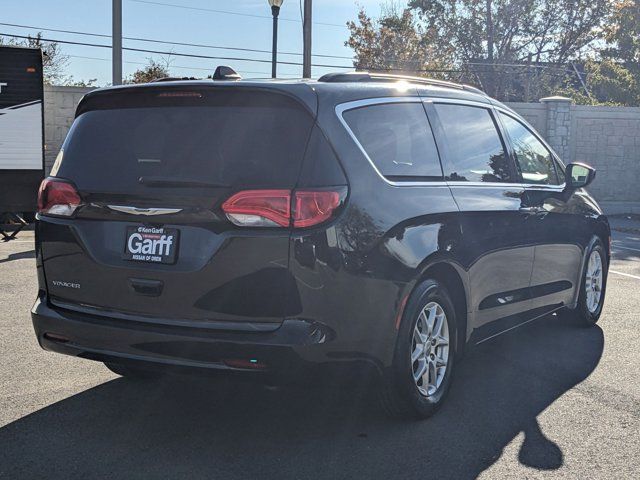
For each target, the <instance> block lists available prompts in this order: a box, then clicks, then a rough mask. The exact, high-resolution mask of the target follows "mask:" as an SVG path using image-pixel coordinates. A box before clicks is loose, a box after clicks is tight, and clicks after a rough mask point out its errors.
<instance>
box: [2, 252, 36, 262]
mask: <svg viewBox="0 0 640 480" xmlns="http://www.w3.org/2000/svg"><path fill="white" fill-rule="evenodd" d="M25 258H36V251H35V250H28V251H26V252H18V253H10V254H9V255H7V256H6V257H5V258H0V263H7V262H13V261H14V260H23V259H25Z"/></svg>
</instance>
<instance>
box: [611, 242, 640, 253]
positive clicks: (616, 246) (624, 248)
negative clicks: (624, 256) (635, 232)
mask: <svg viewBox="0 0 640 480" xmlns="http://www.w3.org/2000/svg"><path fill="white" fill-rule="evenodd" d="M617 248H621V249H622V250H632V251H634V252H640V248H633V247H623V246H621V245H618V244H617V243H614V244H613V250H614V251H615V250H616V249H617Z"/></svg>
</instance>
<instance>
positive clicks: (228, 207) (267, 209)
mask: <svg viewBox="0 0 640 480" xmlns="http://www.w3.org/2000/svg"><path fill="white" fill-rule="evenodd" d="M222 210H223V211H224V213H226V214H227V218H228V219H229V220H231V221H232V222H233V223H234V224H236V225H238V226H242V227H278V226H280V227H288V226H289V223H290V222H291V191H289V190H244V191H242V192H238V193H236V194H235V195H233V196H232V197H231V198H229V199H228V200H227V201H226V202H224V203H223V204H222Z"/></svg>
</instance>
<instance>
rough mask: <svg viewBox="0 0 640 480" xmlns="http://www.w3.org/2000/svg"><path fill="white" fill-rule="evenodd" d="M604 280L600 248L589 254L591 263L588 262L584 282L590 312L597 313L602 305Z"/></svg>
mask: <svg viewBox="0 0 640 480" xmlns="http://www.w3.org/2000/svg"><path fill="white" fill-rule="evenodd" d="M602 281H603V272H602V256H601V255H600V252H599V251H598V250H594V251H593V252H591V255H589V263H588V264H587V273H586V278H585V282H584V288H585V294H586V299H587V309H588V310H589V312H590V313H595V312H596V311H597V310H598V307H599V306H600V299H601V298H602Z"/></svg>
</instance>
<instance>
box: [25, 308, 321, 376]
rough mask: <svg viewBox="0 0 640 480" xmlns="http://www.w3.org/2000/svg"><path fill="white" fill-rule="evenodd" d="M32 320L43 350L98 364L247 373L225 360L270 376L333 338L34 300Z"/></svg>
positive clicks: (290, 326) (302, 324) (305, 330)
mask: <svg viewBox="0 0 640 480" xmlns="http://www.w3.org/2000/svg"><path fill="white" fill-rule="evenodd" d="M31 317H32V321H33V326H34V329H35V332H36V335H37V338H38V342H39V343H40V346H41V347H42V348H44V349H45V350H49V351H54V352H58V353H63V354H67V355H73V356H79V357H84V358H89V359H93V360H101V361H109V360H111V361H113V359H115V360H118V359H121V360H124V361H134V362H149V363H154V364H163V365H173V366H177V367H196V368H200V369H202V368H205V369H215V370H237V371H240V370H241V371H247V369H244V368H235V367H232V366H229V365H226V364H225V360H227V359H232V360H236V359H238V360H242V359H247V360H252V361H253V360H255V361H258V362H260V363H263V364H265V365H267V366H268V370H272V371H278V372H283V373H286V372H289V371H295V370H298V369H299V368H301V367H303V366H304V364H305V363H307V361H306V360H304V358H303V357H304V354H303V353H302V352H305V351H308V350H309V349H312V350H315V349H323V345H322V344H324V343H326V342H328V341H329V340H330V339H332V338H333V335H332V333H331V332H330V331H329V330H328V329H327V328H326V327H325V326H322V325H319V324H317V323H312V322H308V321H304V320H285V321H284V322H283V323H282V325H280V327H279V328H278V329H277V330H275V331H272V332H256V331H254V332H246V331H244V332H239V331H236V332H229V331H219V330H218V331H213V330H205V329H202V328H198V329H190V328H184V327H175V326H167V325H162V324H159V325H151V324H150V323H149V322H146V323H145V322H132V321H130V320H121V319H116V318H109V317H106V316H99V317H96V316H91V315H87V314H81V313H78V312H74V311H68V310H64V309H60V308H56V307H55V306H51V305H49V304H48V303H47V301H46V298H39V299H37V300H36V302H35V304H34V306H33V308H32V311H31ZM47 333H48V334H50V335H49V336H48V337H49V338H47V336H45V334H47ZM51 334H53V335H51ZM56 337H58V338H65V339H68V340H67V341H65V342H62V341H57V340H55V338H56Z"/></svg>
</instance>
